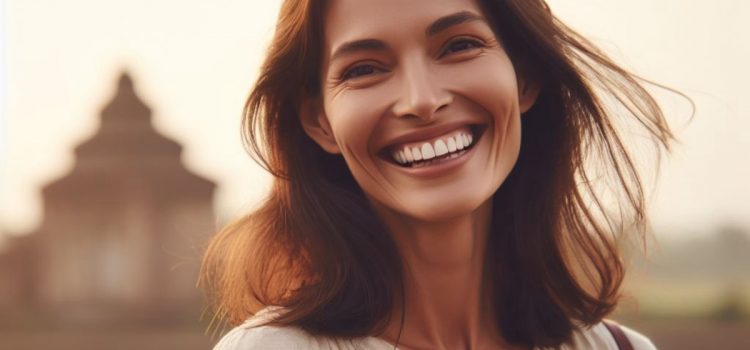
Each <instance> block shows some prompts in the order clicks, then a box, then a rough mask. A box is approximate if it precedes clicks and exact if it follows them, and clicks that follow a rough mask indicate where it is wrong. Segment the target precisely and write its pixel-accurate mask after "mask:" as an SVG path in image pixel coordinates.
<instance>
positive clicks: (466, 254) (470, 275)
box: [378, 200, 502, 350]
mask: <svg viewBox="0 0 750 350" xmlns="http://www.w3.org/2000/svg"><path fill="white" fill-rule="evenodd" d="M380 209H382V208H380ZM378 211H379V214H380V217H381V218H383V219H384V221H385V224H386V227H388V229H389V230H390V232H391V233H392V234H393V236H394V239H395V241H396V245H397V247H398V249H399V253H400V255H401V257H402V260H403V263H404V271H403V276H404V277H403V278H404V287H405V290H404V297H405V303H404V305H405V311H406V313H405V318H404V324H403V328H402V329H401V336H400V339H399V341H398V343H399V348H401V349H402V350H405V349H412V348H418V349H480V348H490V347H491V348H495V349H496V348H498V344H501V343H502V339H501V338H500V337H499V335H498V334H497V327H496V323H495V318H494V315H493V314H492V313H491V312H492V310H493V308H492V307H491V306H490V305H487V303H485V302H484V301H486V298H484V296H485V295H486V293H485V292H486V288H487V287H488V286H487V285H485V283H483V282H484V281H485V279H484V278H483V272H484V258H485V247H486V240H487V234H488V232H489V229H490V220H491V212H492V202H491V200H490V201H487V202H485V203H484V204H483V205H481V206H480V207H479V208H478V209H477V210H475V211H474V212H472V213H469V214H467V215H463V216H460V217H456V218H453V219H451V220H446V221H442V222H416V221H412V220H406V221H405V220H404V219H403V217H398V218H397V217H392V216H391V215H394V214H393V213H392V212H391V213H387V212H384V211H383V210H378ZM401 312H402V309H401V304H400V303H397V305H395V309H394V312H393V316H392V319H391V320H390V322H389V324H388V328H387V330H386V333H385V334H384V336H383V338H384V339H386V340H388V341H390V342H392V343H395V342H396V340H397V339H398V337H399V328H401Z"/></svg>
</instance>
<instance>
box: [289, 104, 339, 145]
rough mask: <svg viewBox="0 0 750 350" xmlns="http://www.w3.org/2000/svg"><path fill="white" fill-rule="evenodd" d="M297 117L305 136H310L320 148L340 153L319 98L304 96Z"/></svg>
mask: <svg viewBox="0 0 750 350" xmlns="http://www.w3.org/2000/svg"><path fill="white" fill-rule="evenodd" d="M299 119H300V123H302V128H303V129H304V130H305V133H306V134H307V136H310V138H311V139H313V141H315V143H317V144H318V145H319V146H320V148H322V149H323V150H324V151H326V152H328V153H331V154H338V153H341V150H340V149H339V145H338V144H337V143H336V139H335V138H334V137H333V132H332V131H331V124H330V123H328V117H326V115H325V112H324V111H323V106H322V105H321V103H320V99H319V98H305V99H304V100H303V101H302V103H301V104H300V109H299Z"/></svg>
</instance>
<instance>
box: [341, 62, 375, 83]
mask: <svg viewBox="0 0 750 350" xmlns="http://www.w3.org/2000/svg"><path fill="white" fill-rule="evenodd" d="M377 71H378V69H377V68H375V66H373V65H371V64H363V65H359V66H355V67H352V68H350V69H348V70H347V71H346V72H344V74H342V75H341V80H349V79H354V78H358V77H361V76H365V75H370V74H373V73H375V72H377Z"/></svg>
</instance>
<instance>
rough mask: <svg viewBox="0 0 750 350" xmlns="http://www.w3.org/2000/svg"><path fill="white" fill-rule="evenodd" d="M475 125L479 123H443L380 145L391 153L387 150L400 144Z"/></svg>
mask: <svg viewBox="0 0 750 350" xmlns="http://www.w3.org/2000/svg"><path fill="white" fill-rule="evenodd" d="M473 125H477V123H470V122H455V123H450V124H443V125H439V126H435V127H432V128H428V129H423V130H419V131H416V132H412V133H408V134H406V135H402V136H399V137H396V138H394V139H393V140H390V141H389V142H388V144H387V145H386V146H383V147H380V150H381V152H385V153H389V152H387V150H390V149H391V148H393V147H394V146H398V145H402V144H406V143H414V142H421V141H424V140H430V139H433V138H435V137H438V136H441V135H445V134H448V133H450V132H452V131H455V130H457V129H460V128H462V127H469V128H471V127H472V126H473Z"/></svg>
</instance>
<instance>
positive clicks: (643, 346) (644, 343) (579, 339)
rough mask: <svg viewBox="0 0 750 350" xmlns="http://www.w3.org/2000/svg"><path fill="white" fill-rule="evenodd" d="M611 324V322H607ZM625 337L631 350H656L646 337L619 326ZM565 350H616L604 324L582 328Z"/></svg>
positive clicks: (615, 343) (615, 345)
mask: <svg viewBox="0 0 750 350" xmlns="http://www.w3.org/2000/svg"><path fill="white" fill-rule="evenodd" d="M609 322H611V321H609ZM618 326H619V327H620V329H622V331H623V333H624V334H625V336H627V338H628V340H630V343H631V344H632V345H633V350H656V347H655V346H654V344H653V343H652V342H651V340H649V339H648V338H647V337H646V336H644V335H643V334H641V333H638V332H637V331H635V330H633V329H630V328H628V327H626V326H623V325H619V324H618ZM563 349H565V350H572V349H575V350H579V349H607V350H608V349H611V350H617V349H619V347H618V346H617V342H616V341H615V338H614V336H613V335H612V333H611V332H610V330H609V329H608V328H607V326H606V324H605V323H604V322H599V323H597V324H595V325H593V326H591V327H584V328H581V329H580V330H578V331H577V332H575V333H574V334H573V340H572V342H571V343H570V345H569V346H568V347H563Z"/></svg>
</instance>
